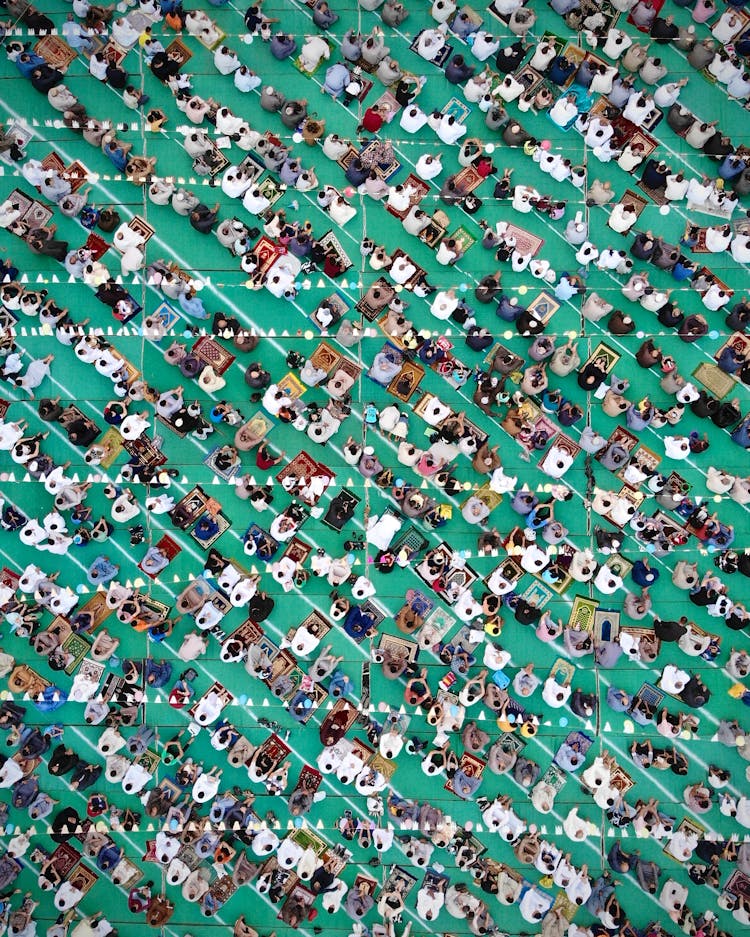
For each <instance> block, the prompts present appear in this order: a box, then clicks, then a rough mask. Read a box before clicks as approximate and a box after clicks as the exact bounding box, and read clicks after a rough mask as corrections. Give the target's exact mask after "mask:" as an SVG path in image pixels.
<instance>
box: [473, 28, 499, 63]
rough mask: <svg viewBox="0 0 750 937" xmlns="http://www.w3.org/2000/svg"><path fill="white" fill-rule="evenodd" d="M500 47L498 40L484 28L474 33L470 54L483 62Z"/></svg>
mask: <svg viewBox="0 0 750 937" xmlns="http://www.w3.org/2000/svg"><path fill="white" fill-rule="evenodd" d="M499 48H500V40H499V39H495V38H494V36H491V35H490V33H488V32H486V31H485V30H484V29H480V30H478V31H477V32H475V33H474V43H473V45H472V47H471V54H472V55H473V56H474V58H475V59H479V61H480V62H485V61H486V60H487V59H488V58H489V57H490V56H491V55H494V54H495V53H496V52H497V50H498V49H499Z"/></svg>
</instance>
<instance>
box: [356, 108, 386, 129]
mask: <svg viewBox="0 0 750 937" xmlns="http://www.w3.org/2000/svg"><path fill="white" fill-rule="evenodd" d="M384 121H385V116H384V114H383V111H382V109H381V107H380V105H378V104H373V105H372V107H368V108H367V110H366V111H365V113H364V115H363V117H362V123H361V124H360V125H359V126H358V127H357V133H361V132H362V131H363V130H366V131H367V132H368V133H377V132H378V130H380V128H381V127H382V126H383V123H384Z"/></svg>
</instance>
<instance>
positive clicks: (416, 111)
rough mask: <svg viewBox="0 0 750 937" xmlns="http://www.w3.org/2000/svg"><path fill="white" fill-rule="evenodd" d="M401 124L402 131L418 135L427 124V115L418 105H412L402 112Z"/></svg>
mask: <svg viewBox="0 0 750 937" xmlns="http://www.w3.org/2000/svg"><path fill="white" fill-rule="evenodd" d="M399 123H400V124H401V128H402V130H405V131H406V132H407V133H416V132H417V131H418V130H421V129H422V127H424V125H425V124H426V123H427V114H425V112H424V111H423V110H421V108H418V107H417V105H416V104H410V105H409V106H408V107H407V108H404V110H403V111H402V113H401V120H400V121H399Z"/></svg>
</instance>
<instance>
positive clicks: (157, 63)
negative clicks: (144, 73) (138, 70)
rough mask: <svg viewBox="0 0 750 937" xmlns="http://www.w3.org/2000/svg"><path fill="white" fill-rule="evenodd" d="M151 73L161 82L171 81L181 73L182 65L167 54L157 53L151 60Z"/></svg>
mask: <svg viewBox="0 0 750 937" xmlns="http://www.w3.org/2000/svg"><path fill="white" fill-rule="evenodd" d="M150 67H151V71H152V72H153V74H154V75H155V76H156V78H158V79H159V81H163V82H166V81H169V79H170V78H174V76H175V75H177V74H178V73H179V71H180V63H179V62H178V61H177V59H175V58H172V56H170V55H169V54H168V53H167V52H157V53H156V55H155V56H154V57H153V58H152V59H151V66H150Z"/></svg>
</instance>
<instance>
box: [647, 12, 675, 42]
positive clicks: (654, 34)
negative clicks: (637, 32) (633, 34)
mask: <svg viewBox="0 0 750 937" xmlns="http://www.w3.org/2000/svg"><path fill="white" fill-rule="evenodd" d="M678 33H679V29H678V28H677V27H676V26H675V24H674V17H673V16H666V17H664V16H657V17H656V19H655V20H654V21H653V23H652V24H651V30H650V35H651V38H652V39H653V40H654V41H655V42H658V43H659V44H660V45H664V44H665V43H667V42H671V41H672V40H673V39H676V38H677V35H678Z"/></svg>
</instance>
